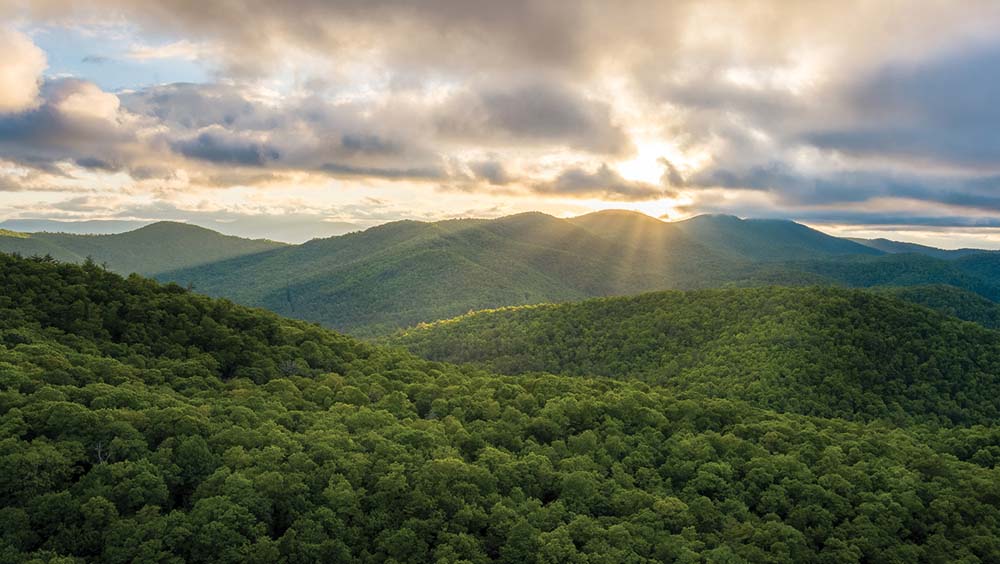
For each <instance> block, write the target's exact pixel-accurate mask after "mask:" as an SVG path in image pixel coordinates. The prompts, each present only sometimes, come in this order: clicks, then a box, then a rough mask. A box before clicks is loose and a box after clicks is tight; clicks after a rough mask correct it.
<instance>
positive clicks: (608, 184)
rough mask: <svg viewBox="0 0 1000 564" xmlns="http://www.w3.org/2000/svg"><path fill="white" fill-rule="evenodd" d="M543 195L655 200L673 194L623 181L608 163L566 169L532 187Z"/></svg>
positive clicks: (659, 187) (646, 185) (651, 186)
mask: <svg viewBox="0 0 1000 564" xmlns="http://www.w3.org/2000/svg"><path fill="white" fill-rule="evenodd" d="M532 190H534V191H535V192H537V193H539V194H548V195H560V196H568V197H595V198H606V199H609V200H626V201H641V200H655V199H659V198H665V197H667V196H671V195H673V193H672V192H671V191H670V190H668V189H666V188H664V187H663V186H656V185H653V184H648V183H645V182H636V181H632V180H628V179H626V178H623V177H622V176H621V175H620V174H618V173H617V172H615V171H614V170H612V169H611V168H610V167H609V166H608V165H607V164H601V166H599V167H598V168H597V169H596V170H594V171H587V170H585V169H582V168H579V167H572V168H569V169H566V170H564V171H563V172H562V173H560V174H559V176H557V177H556V178H554V179H552V180H550V181H546V182H539V183H535V184H534V185H532Z"/></svg>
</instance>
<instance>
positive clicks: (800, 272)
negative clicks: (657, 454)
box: [159, 210, 1000, 335]
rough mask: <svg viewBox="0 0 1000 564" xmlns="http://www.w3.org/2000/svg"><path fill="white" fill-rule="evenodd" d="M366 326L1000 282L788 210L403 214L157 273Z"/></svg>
mask: <svg viewBox="0 0 1000 564" xmlns="http://www.w3.org/2000/svg"><path fill="white" fill-rule="evenodd" d="M159 278H160V279H161V280H164V281H174V282H178V283H180V284H183V285H187V284H191V285H193V286H194V287H195V288H196V289H197V290H198V291H201V292H205V293H207V294H209V295H213V296H220V297H228V298H231V299H233V300H236V301H237V302H240V303H244V304H249V305H255V306H260V307H265V308H268V309H271V310H273V311H276V312H278V313H280V314H283V315H288V316H291V317H298V318H302V319H306V320H310V321H316V322H319V323H322V324H324V325H326V326H328V327H332V328H335V329H340V330H344V331H348V332H352V333H355V334H359V335H378V334H385V333H390V332H392V331H394V330H395V329H398V328H400V327H405V326H407V325H413V324H415V323H418V322H423V321H433V320H436V319H443V318H448V317H453V316H455V315H459V314H462V313H465V312H468V311H471V310H479V309H489V308H495V307H502V306H510V305H524V304H533V303H546V302H565V301H574V300H580V299H584V298H588V297H600V296H612V295H627V294H635V293H640V292H645V291H652V290H662V289H671V288H675V289H693V288H707V287H717V286H759V285H784V286H799V285H808V284H823V285H830V284H833V285H846V286H859V287H866V286H877V285H883V286H884V285H915V284H919V285H925V284H949V285H952V286H956V287H960V288H965V289H967V290H971V291H974V292H977V293H979V294H980V295H982V296H985V297H988V298H990V299H1000V285H998V284H997V283H995V282H993V281H992V280H990V279H989V278H988V277H985V278H984V277H983V276H982V274H976V275H973V274H969V273H966V272H964V271H962V270H961V265H960V264H958V263H953V262H951V261H943V260H939V259H934V258H931V257H928V256H923V255H916V254H907V255H890V254H886V253H884V252H883V251H880V250H878V249H873V248H871V247H869V246H865V245H861V244H859V243H856V242H853V241H848V240H846V239H840V238H837V237H832V236H830V235H827V234H824V233H821V232H819V231H816V230H814V229H811V228H809V227H806V226H804V225H801V224H798V223H795V222H792V221H782V220H744V219H739V218H736V217H732V216H699V217H696V218H693V219H691V220H687V221H681V222H674V223H668V222H663V221H660V220H657V219H655V218H652V217H649V216H646V215H643V214H640V213H636V212H629V211H621V210H608V211H601V212H595V213H591V214H587V215H583V216H579V217H574V218H569V219H559V218H555V217H552V216H549V215H546V214H542V213H537V212H535V213H522V214H517V215H512V216H507V217H502V218H498V219H493V220H484V219H458V220H447V221H440V222H435V223H424V222H418V221H399V222H393V223H388V224H384V225H381V226H378V227H374V228H371V229H368V230H365V231H361V232H356V233H351V234H348V235H344V236H339V237H332V238H328V239H317V240H314V241H310V242H308V243H305V244H302V245H297V246H290V247H283V248H278V249H273V250H269V251H266V252H263V253H258V254H251V255H245V256H241V257H236V258H233V259H228V260H224V261H219V262H214V263H208V264H204V265H201V266H197V267H192V268H185V269H181V270H177V271H172V272H167V273H163V274H161V275H159Z"/></svg>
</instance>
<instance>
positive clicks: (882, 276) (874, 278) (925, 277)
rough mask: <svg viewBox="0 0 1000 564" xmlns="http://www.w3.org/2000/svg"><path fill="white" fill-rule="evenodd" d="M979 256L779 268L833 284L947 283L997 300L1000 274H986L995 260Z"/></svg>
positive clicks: (848, 260)
mask: <svg viewBox="0 0 1000 564" xmlns="http://www.w3.org/2000/svg"><path fill="white" fill-rule="evenodd" d="M978 256H980V255H973V256H972V257H966V258H962V259H957V260H942V259H936V258H933V257H929V256H925V255H920V254H890V255H883V256H878V257H866V256H851V257H836V258H828V259H818V260H817V259H814V260H802V261H790V262H783V263H780V268H783V269H787V270H792V271H800V272H808V273H812V274H814V275H817V276H821V277H823V278H825V279H828V280H831V281H833V282H834V283H837V284H843V285H845V286H854V287H871V286H924V285H928V284H947V285H949V286H956V287H959V288H963V289H965V290H969V291H971V292H975V293H977V294H979V295H981V296H983V297H986V298H989V299H990V300H993V301H998V300H1000V277H997V276H990V275H989V272H990V271H991V266H992V265H993V264H995V263H993V262H991V259H990V256H991V255H986V257H987V260H984V261H981V262H978V261H975V262H974V261H973V260H972V259H973V258H974V257H978ZM998 258H1000V257H998ZM982 274H985V276H983V275H982Z"/></svg>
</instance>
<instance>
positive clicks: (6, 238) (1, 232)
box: [0, 229, 86, 262]
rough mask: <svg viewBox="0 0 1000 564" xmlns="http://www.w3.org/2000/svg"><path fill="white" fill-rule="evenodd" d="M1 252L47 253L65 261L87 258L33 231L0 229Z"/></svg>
mask: <svg viewBox="0 0 1000 564" xmlns="http://www.w3.org/2000/svg"><path fill="white" fill-rule="evenodd" d="M0 252H4V253H16V254H19V255H21V256H25V257H31V256H39V257H44V256H46V255H48V256H51V257H52V258H54V259H57V260H61V261H65V262H83V260H84V259H85V258H86V257H84V256H80V255H78V254H76V253H74V252H73V251H70V250H69V249H65V248H63V247H62V246H60V245H58V244H57V243H54V242H52V241H50V240H49V239H48V238H47V237H39V236H36V235H35V234H32V233H20V232H17V231H9V230H6V229H0Z"/></svg>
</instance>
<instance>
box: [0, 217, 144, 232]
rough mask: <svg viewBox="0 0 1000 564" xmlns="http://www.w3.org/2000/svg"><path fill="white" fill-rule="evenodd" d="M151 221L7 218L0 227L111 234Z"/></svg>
mask: <svg viewBox="0 0 1000 564" xmlns="http://www.w3.org/2000/svg"><path fill="white" fill-rule="evenodd" d="M150 223H153V222H151V221H129V220H112V219H106V220H102V219H95V220H88V221H63V220H58V219H8V220H5V221H0V229H6V230H9V231H19V232H21V233H39V232H46V233H73V234H75V235H112V234H114V233H124V232H126V231H134V230H136V229H139V228H140V227H145V226H147V225H149V224H150Z"/></svg>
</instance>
